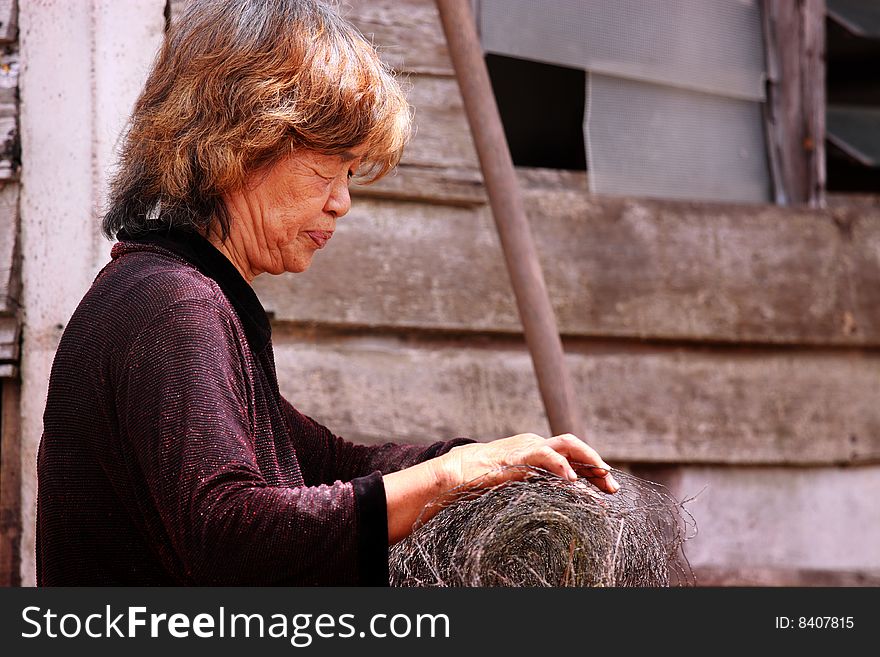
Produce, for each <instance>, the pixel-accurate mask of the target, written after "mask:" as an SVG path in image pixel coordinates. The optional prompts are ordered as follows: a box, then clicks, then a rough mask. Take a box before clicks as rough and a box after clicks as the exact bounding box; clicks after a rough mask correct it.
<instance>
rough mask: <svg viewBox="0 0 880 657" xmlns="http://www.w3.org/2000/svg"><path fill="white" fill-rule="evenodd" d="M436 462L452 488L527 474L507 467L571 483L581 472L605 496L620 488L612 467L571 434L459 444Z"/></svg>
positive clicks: (486, 485) (497, 482) (490, 483)
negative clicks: (527, 468) (532, 470)
mask: <svg viewBox="0 0 880 657" xmlns="http://www.w3.org/2000/svg"><path fill="white" fill-rule="evenodd" d="M437 460H438V462H439V463H438V465H440V466H441V468H442V471H443V473H444V475H445V476H446V478H447V482H448V484H449V488H455V487H456V486H460V485H464V484H468V483H470V482H473V484H474V486H475V487H478V488H483V487H488V486H494V485H497V484H500V483H502V482H503V481H506V480H508V479H517V478H522V477H523V476H524V475H525V474H526V471H524V470H517V469H516V468H507V466H513V465H530V466H534V467H538V468H543V469H544V470H547V471H549V472H552V473H554V474H557V475H559V476H560V477H564V478H566V479H568V480H570V481H574V480H576V479H577V478H578V474H577V472H576V471H580V474H581V476H583V477H586V478H588V479H589V480H590V481H591V482H592V483H593V484H595V485H596V487H597V488H599V489H600V490H603V491H605V492H606V493H615V492H617V490H618V489H619V488H620V486H619V485H618V483H617V482H616V481H615V480H614V477H613V476H612V475H611V467H610V466H609V465H608V464H607V463H605V461H603V460H602V458H601V457H600V456H599V454H598V453H597V452H596V450H594V449H593V448H592V447H590V446H589V445H587V444H586V443H585V442H584V441H582V440H580V439H579V438H578V437H577V436H574V435H572V434H570V433H566V434H561V435H559V436H554V437H553V438H548V439H545V438H542V437H541V436H538V435H536V434H533V433H522V434H519V435H516V436H511V437H510V438H502V439H500V440H493V441H492V442H490V443H474V444H470V445H459V446H458V447H454V448H453V449H451V450H450V451H449V452H448V453H446V454H444V455H443V456H441V457H439V458H438V459H437Z"/></svg>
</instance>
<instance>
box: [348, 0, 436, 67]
mask: <svg viewBox="0 0 880 657" xmlns="http://www.w3.org/2000/svg"><path fill="white" fill-rule="evenodd" d="M342 9H343V15H344V16H345V17H346V18H347V19H348V20H350V21H351V22H352V23H353V24H354V25H355V26H356V27H357V28H358V29H359V30H360V31H361V32H362V33H363V34H364V35H365V36H366V37H367V38H368V39H370V41H371V42H372V43H373V44H375V45H376V46H377V47H378V49H379V52H380V53H381V54H382V58H383V59H384V60H385V61H386V62H387V63H388V64H389V65H390V66H391V67H392V68H394V69H395V70H398V71H404V72H407V73H428V74H432V75H449V76H451V75H453V71H452V64H451V63H450V61H449V52H448V50H447V48H446V40H445V38H444V37H443V31H442V30H441V28H440V18H439V16H438V15H437V7H436V5H435V4H434V2H433V0H348V2H346V3H345V5H343V6H342Z"/></svg>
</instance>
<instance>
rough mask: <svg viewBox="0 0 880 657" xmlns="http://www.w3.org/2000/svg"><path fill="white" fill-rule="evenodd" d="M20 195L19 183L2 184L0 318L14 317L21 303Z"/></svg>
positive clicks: (0, 202)
mask: <svg viewBox="0 0 880 657" xmlns="http://www.w3.org/2000/svg"><path fill="white" fill-rule="evenodd" d="M18 195H19V185H18V184H17V183H6V184H5V185H4V184H2V183H0V316H2V315H7V316H11V315H14V314H15V313H16V312H17V310H18V305H19V301H20V293H21V285H20V268H19V263H18V258H19V254H18V245H17V239H18ZM0 342H2V339H0Z"/></svg>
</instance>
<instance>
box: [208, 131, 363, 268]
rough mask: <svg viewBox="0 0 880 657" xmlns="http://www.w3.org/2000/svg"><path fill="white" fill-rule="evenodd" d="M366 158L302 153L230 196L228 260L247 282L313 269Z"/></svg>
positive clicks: (358, 152) (356, 150)
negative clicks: (315, 257) (265, 275)
mask: <svg viewBox="0 0 880 657" xmlns="http://www.w3.org/2000/svg"><path fill="white" fill-rule="evenodd" d="M362 155H363V148H354V149H352V150H351V151H349V152H346V153H343V154H342V155H323V154H321V153H316V152H314V151H307V150H300V151H297V152H295V153H294V154H292V155H290V156H288V157H287V158H285V159H283V160H281V161H280V162H278V163H277V164H275V165H274V166H273V167H272V168H271V169H269V170H267V171H262V172H260V173H258V174H255V175H254V176H253V177H252V178H251V179H250V180H249V181H248V184H247V185H245V188H244V189H242V190H240V191H237V192H235V193H232V194H228V195H227V196H226V197H225V201H226V205H227V208H228V209H229V210H230V214H231V216H232V222H231V226H230V234H229V239H228V240H227V244H226V246H227V247H228V248H229V250H230V251H232V253H231V254H229V253H228V254H227V255H230V258H231V259H232V260H233V263H234V264H235V265H236V266H237V267H238V269H239V270H240V271H242V274H243V275H244V276H245V278H247V279H249V280H252V279H253V277H255V276H257V275H259V274H261V273H263V272H267V273H270V274H281V273H284V272H301V271H305V270H306V269H308V267H309V265H310V264H311V262H312V256H313V255H314V254H315V251H317V250H318V249H322V248H324V246H325V245H326V244H327V242H328V241H329V240H330V238H331V237H332V235H333V231H334V230H336V220H337V219H338V218H339V217H341V216H343V215H344V214H345V213H347V212H348V210H349V208H350V207H351V198H350V197H349V194H348V183H349V177H350V175H351V174H353V173H354V172H355V171H356V170H357V167H358V165H359V164H360V161H361V157H362Z"/></svg>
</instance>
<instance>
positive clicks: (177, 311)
mask: <svg viewBox="0 0 880 657" xmlns="http://www.w3.org/2000/svg"><path fill="white" fill-rule="evenodd" d="M193 317H198V318H199V322H200V324H204V323H205V322H208V321H213V322H214V323H215V324H217V326H218V328H222V329H223V330H224V332H225V333H229V334H233V333H237V332H238V329H237V326H238V324H237V322H236V319H235V311H234V309H233V308H232V306H231V304H230V303H229V301H228V299H227V298H226V296H225V295H224V294H223V291H222V290H221V289H220V286H219V285H218V284H217V282H216V281H214V280H213V279H211V278H209V277H208V276H206V275H204V274H203V273H201V272H200V271H199V270H198V269H197V268H196V267H195V266H193V265H191V264H189V263H188V262H186V261H184V260H183V259H181V258H179V257H178V256H176V255H175V254H174V253H172V252H170V251H166V250H163V249H157V248H152V247H150V246H148V245H144V246H143V247H141V246H140V245H136V247H135V248H131V247H130V246H128V245H122V243H118V244H116V245H115V246H114V248H113V253H112V260H111V261H110V262H109V263H108V264H107V265H106V266H105V267H104V269H102V270H101V272H100V273H99V274H98V276H97V278H96V279H95V281H94V283H93V284H92V287H91V289H89V291H88V292H87V293H86V295H85V297H83V299H82V301H81V302H80V304H79V306H78V307H77V310H76V312H75V313H74V317H73V318H71V323H72V324H80V325H83V326H91V327H93V328H94V329H98V328H101V329H104V330H106V331H108V332H109V334H110V335H116V336H117V337H121V338H122V339H123V341H125V340H126V338H124V337H123V336H129V338H132V337H134V336H135V335H137V334H139V333H140V332H141V331H143V330H144V329H145V328H146V327H148V326H149V325H150V324H155V323H161V322H167V321H174V322H178V323H179V322H186V321H188V320H189V319H190V318H193ZM110 335H107V337H110Z"/></svg>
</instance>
